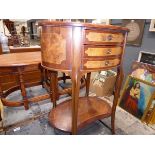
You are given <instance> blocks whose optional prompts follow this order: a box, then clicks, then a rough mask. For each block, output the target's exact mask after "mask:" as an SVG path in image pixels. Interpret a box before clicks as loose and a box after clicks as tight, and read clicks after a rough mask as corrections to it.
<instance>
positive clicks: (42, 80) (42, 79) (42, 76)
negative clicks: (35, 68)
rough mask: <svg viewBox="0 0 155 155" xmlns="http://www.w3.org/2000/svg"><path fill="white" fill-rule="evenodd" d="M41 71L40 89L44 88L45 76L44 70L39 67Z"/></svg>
mask: <svg viewBox="0 0 155 155" xmlns="http://www.w3.org/2000/svg"><path fill="white" fill-rule="evenodd" d="M40 70H41V82H42V87H43V88H44V83H45V82H46V77H45V76H46V75H45V69H44V68H43V67H41V66H40Z"/></svg>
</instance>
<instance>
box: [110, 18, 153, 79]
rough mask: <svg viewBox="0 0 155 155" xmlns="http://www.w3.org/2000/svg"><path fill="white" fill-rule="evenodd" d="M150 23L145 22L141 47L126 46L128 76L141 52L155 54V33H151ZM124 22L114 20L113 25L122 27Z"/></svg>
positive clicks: (124, 65) (125, 58) (124, 66)
mask: <svg viewBox="0 0 155 155" xmlns="http://www.w3.org/2000/svg"><path fill="white" fill-rule="evenodd" d="M150 21H151V20H146V21H145V27H144V34H143V39H142V44H141V46H140V47H136V46H131V45H130V46H129V45H127V46H126V50H125V55H124V63H123V68H124V73H125V76H127V75H128V74H129V72H130V67H131V64H132V62H133V61H135V60H137V59H138V55H139V51H147V52H153V53H155V32H149V27H150ZM121 22H122V20H117V19H114V20H112V24H116V25H120V24H121Z"/></svg>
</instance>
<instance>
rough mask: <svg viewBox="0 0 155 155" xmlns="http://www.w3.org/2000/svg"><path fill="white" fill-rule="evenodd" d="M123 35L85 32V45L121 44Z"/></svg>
mask: <svg viewBox="0 0 155 155" xmlns="http://www.w3.org/2000/svg"><path fill="white" fill-rule="evenodd" d="M123 41H124V35H123V34H122V33H109V32H98V31H92V30H86V31H85V41H84V42H85V43H88V42H96V43H99V42H100V43H122V42H123Z"/></svg>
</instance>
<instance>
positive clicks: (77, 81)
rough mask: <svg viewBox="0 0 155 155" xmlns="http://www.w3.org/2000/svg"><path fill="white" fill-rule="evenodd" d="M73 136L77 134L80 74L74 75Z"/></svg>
mask: <svg viewBox="0 0 155 155" xmlns="http://www.w3.org/2000/svg"><path fill="white" fill-rule="evenodd" d="M71 79H72V105H71V106H72V134H73V135H76V134H77V119H78V103H79V90H80V79H81V76H80V73H73V74H72V78H71Z"/></svg>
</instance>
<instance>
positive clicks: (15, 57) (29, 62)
mask: <svg viewBox="0 0 155 155" xmlns="http://www.w3.org/2000/svg"><path fill="white" fill-rule="evenodd" d="M40 62H41V53H40V52H39V51H38V52H29V54H28V53H26V52H25V53H12V54H3V55H0V76H1V77H2V78H4V80H5V78H6V79H7V80H9V79H8V78H10V75H16V77H17V79H16V85H15V84H14V85H13V86H12V87H9V88H8V89H7V90H6V89H5V91H4V90H3V87H2V85H3V82H2V80H3V79H1V81H0V97H1V100H2V103H3V105H4V106H12V107H14V106H22V105H24V107H25V109H28V105H29V103H30V102H37V101H40V100H44V99H47V98H49V94H45V95H41V96H36V97H32V98H28V97H27V93H26V88H27V87H31V86H36V85H40V84H43V81H42V78H39V81H36V80H35V81H33V80H32V79H31V80H30V79H26V78H25V77H26V76H28V75H31V74H32V73H35V72H38V71H39V70H41V64H40ZM34 79H35V77H34ZM10 81H12V79H10ZM16 90H21V95H22V98H23V99H22V100H21V101H9V100H7V99H6V97H7V96H8V95H9V94H10V93H12V92H14V91H16Z"/></svg>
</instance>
